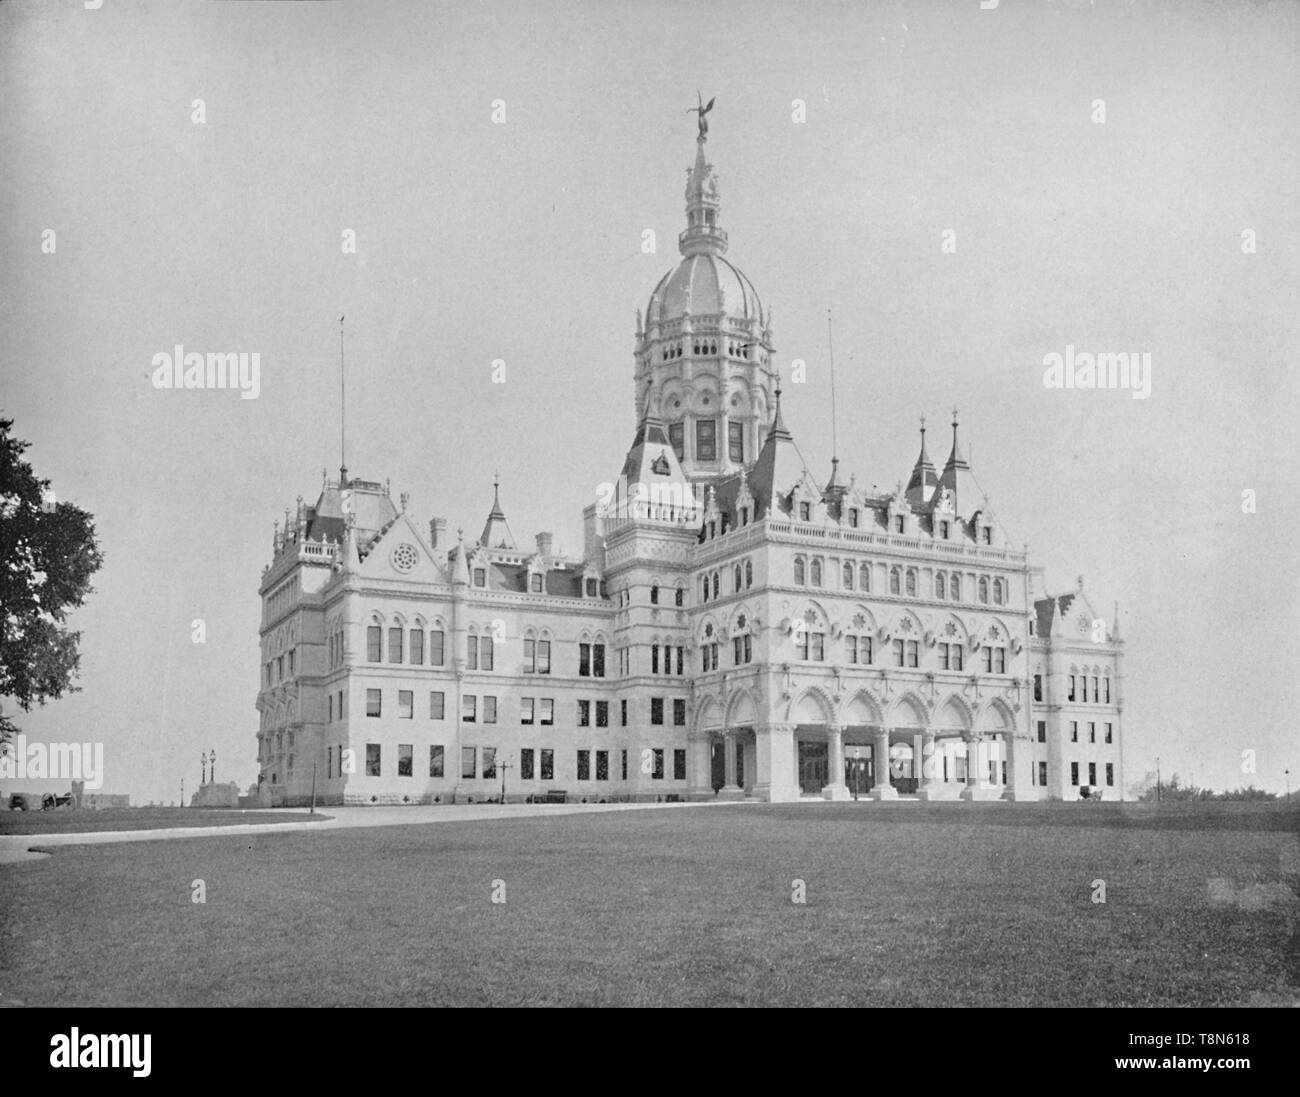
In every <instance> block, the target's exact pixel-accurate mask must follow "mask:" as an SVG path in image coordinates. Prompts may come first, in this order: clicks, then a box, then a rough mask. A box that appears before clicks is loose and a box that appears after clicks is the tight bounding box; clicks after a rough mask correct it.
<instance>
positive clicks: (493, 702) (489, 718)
mask: <svg viewBox="0 0 1300 1097" xmlns="http://www.w3.org/2000/svg"><path fill="white" fill-rule="evenodd" d="M496 722H497V699H496V698H495V697H484V698H483V723H485V724H495V723H496Z"/></svg>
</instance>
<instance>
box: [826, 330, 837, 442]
mask: <svg viewBox="0 0 1300 1097" xmlns="http://www.w3.org/2000/svg"><path fill="white" fill-rule="evenodd" d="M826 349H827V351H828V353H829V355H830V363H831V462H832V463H833V464H836V465H838V464H839V460H838V459H837V457H836V456H835V455H836V454H837V453H839V450H840V447H839V444H838V442H837V440H836V435H835V325H834V323H833V322H832V319H831V310H830V309H827V310H826Z"/></svg>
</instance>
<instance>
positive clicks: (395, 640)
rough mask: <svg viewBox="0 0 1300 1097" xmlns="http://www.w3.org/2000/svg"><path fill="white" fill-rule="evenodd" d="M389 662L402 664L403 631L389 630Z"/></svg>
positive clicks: (398, 629)
mask: <svg viewBox="0 0 1300 1097" xmlns="http://www.w3.org/2000/svg"><path fill="white" fill-rule="evenodd" d="M388 661H389V662H390V663H400V662H401V661H402V630H401V629H400V628H390V629H389V630H388Z"/></svg>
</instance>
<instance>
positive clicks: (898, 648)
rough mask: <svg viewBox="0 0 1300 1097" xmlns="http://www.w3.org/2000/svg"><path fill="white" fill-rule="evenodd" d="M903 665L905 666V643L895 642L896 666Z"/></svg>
mask: <svg viewBox="0 0 1300 1097" xmlns="http://www.w3.org/2000/svg"><path fill="white" fill-rule="evenodd" d="M902 665H903V641H902V640H895V641H894V666H896V667H901V666H902Z"/></svg>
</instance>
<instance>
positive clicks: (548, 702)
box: [538, 697, 555, 727]
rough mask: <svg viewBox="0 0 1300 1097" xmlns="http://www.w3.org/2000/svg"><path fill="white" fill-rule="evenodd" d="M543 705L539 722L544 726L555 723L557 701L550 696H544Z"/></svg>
mask: <svg viewBox="0 0 1300 1097" xmlns="http://www.w3.org/2000/svg"><path fill="white" fill-rule="evenodd" d="M541 707H542V711H541V713H540V716H539V719H538V723H540V724H541V725H542V726H543V727H545V726H547V725H551V724H554V723H555V701H554V700H553V699H551V698H550V697H543V698H542V706H541Z"/></svg>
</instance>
